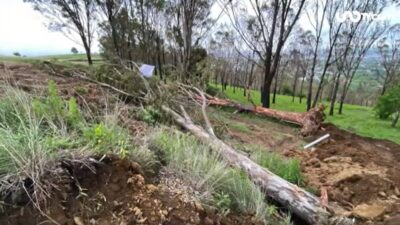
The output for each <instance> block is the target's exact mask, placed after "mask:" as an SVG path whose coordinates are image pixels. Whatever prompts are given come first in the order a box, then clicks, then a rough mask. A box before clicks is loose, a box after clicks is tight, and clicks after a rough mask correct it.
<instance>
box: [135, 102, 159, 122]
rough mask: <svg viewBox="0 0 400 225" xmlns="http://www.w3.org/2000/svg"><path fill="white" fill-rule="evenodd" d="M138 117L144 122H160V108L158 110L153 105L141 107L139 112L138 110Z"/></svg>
mask: <svg viewBox="0 0 400 225" xmlns="http://www.w3.org/2000/svg"><path fill="white" fill-rule="evenodd" d="M137 116H138V118H139V119H140V120H143V121H144V122H146V123H148V124H153V125H154V124H156V123H157V122H160V119H161V117H162V113H161V112H160V110H158V109H157V108H156V107H154V106H151V105H150V106H146V107H144V108H143V107H142V108H141V109H140V110H139V112H138V115H137Z"/></svg>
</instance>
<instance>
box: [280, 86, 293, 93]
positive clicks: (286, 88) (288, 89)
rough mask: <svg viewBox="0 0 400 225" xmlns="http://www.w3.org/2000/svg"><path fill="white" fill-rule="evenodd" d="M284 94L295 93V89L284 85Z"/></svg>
mask: <svg viewBox="0 0 400 225" xmlns="http://www.w3.org/2000/svg"><path fill="white" fill-rule="evenodd" d="M282 94H283V95H293V91H292V89H291V88H290V87H289V86H283V89H282Z"/></svg>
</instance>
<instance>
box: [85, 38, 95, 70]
mask: <svg viewBox="0 0 400 225" xmlns="http://www.w3.org/2000/svg"><path fill="white" fill-rule="evenodd" d="M83 47H84V48H85V52H86V58H87V61H88V64H89V65H93V60H92V53H91V50H90V46H89V45H88V44H87V43H86V41H83Z"/></svg>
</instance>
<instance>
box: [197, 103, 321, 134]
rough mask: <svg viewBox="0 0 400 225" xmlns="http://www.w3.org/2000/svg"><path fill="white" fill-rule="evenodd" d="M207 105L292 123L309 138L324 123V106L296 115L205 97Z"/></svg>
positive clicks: (294, 113)
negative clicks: (225, 107)
mask: <svg viewBox="0 0 400 225" xmlns="http://www.w3.org/2000/svg"><path fill="white" fill-rule="evenodd" d="M196 100H197V101H200V100H201V98H200V97H197V98H196ZM207 103H208V105H214V106H227V107H232V108H235V109H237V110H239V111H240V112H251V113H255V114H259V115H263V116H267V117H272V118H276V119H279V120H282V121H285V122H288V123H293V124H296V125H299V126H301V127H302V128H301V131H300V133H301V135H303V136H309V135H312V134H315V133H316V132H317V131H318V130H319V128H320V127H321V124H322V122H323V121H324V109H325V106H324V105H320V106H319V107H316V108H313V109H311V110H310V111H308V112H305V113H296V112H285V111H280V110H276V109H267V108H263V107H261V106H256V105H254V103H253V106H252V107H251V106H244V105H241V104H239V103H236V102H234V101H230V100H226V99H220V98H216V97H212V96H207Z"/></svg>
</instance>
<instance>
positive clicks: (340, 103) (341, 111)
mask: <svg viewBox="0 0 400 225" xmlns="http://www.w3.org/2000/svg"><path fill="white" fill-rule="evenodd" d="M347 82H348V81H346V82H345V84H344V86H343V90H342V94H341V96H340V102H339V112H338V113H339V115H342V113H343V104H344V100H345V98H346V87H347Z"/></svg>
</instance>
